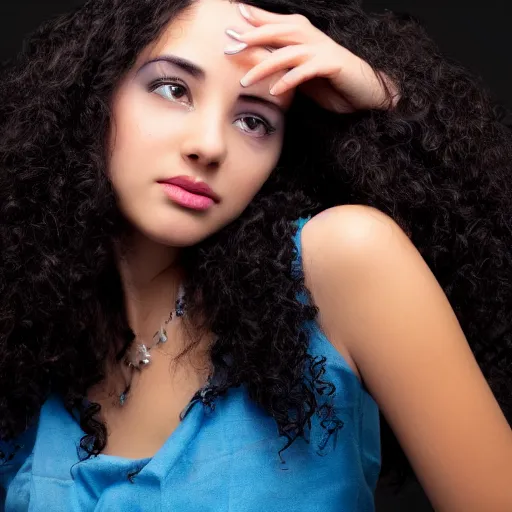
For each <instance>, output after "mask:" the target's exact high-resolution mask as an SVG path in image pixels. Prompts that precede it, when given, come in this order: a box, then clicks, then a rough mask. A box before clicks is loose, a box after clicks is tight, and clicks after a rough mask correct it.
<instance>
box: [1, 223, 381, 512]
mask: <svg viewBox="0 0 512 512" xmlns="http://www.w3.org/2000/svg"><path fill="white" fill-rule="evenodd" d="M305 222H306V221H305V220H300V221H299V229H298V231H297V234H296V236H295V241H296V245H297V250H298V258H297V264H299V265H300V264H301V261H300V234H301V230H302V227H303V225H304V224H305ZM308 330H309V332H310V348H309V351H310V353H311V355H313V356H321V357H325V358H326V365H325V368H326V374H325V379H324V380H328V381H330V382H332V383H333V384H334V385H335V386H336V393H335V394H334V396H331V397H330V398H329V399H328V400H330V405H332V406H333V407H332V409H330V410H331V411H332V412H333V413H334V416H335V419H336V420H338V421H341V422H342V423H343V425H342V427H341V428H340V429H339V430H338V431H336V432H335V433H334V434H331V435H329V434H328V431H327V430H326V429H325V428H323V427H322V426H321V425H320V422H323V423H324V424H325V420H326V418H325V417H322V415H321V414H320V415H317V416H315V417H314V421H313V422H312V428H311V432H310V436H309V443H308V442H306V441H304V440H303V439H302V438H301V439H298V440H296V441H295V442H294V443H293V444H292V445H291V447H290V448H288V449H287V450H285V451H284V452H282V459H281V458H280V456H279V451H280V450H281V449H282V448H283V446H284V440H283V438H279V437H278V435H277V427H276V424H275V421H274V420H273V419H272V418H270V417H268V416H267V415H266V414H265V413H264V412H263V411H262V410H261V408H260V407H259V406H257V405H256V404H255V403H254V402H252V401H251V400H250V399H249V397H248V396H247V393H246V391H245V390H244V388H243V387H242V388H238V389H233V390H230V391H229V393H228V394H227V395H226V396H224V397H223V398H221V399H218V400H217V401H216V406H215V409H213V410H212V409H209V408H207V407H204V406H202V404H201V403H197V404H196V405H195V406H193V407H191V408H190V411H189V413H188V415H186V416H185V418H184V420H183V421H182V422H181V423H180V424H179V426H178V428H177V429H176V430H175V431H174V432H173V433H172V435H171V436H170V437H169V438H168V439H167V441H166V443H165V444H164V446H163V447H162V448H161V449H160V450H159V451H158V453H157V454H156V455H155V456H154V457H152V458H149V459H140V460H130V459H125V458H122V457H115V456H111V455H99V456H98V457H93V458H91V459H89V460H86V461H83V462H80V458H79V452H78V449H77V447H78V445H79V442H80V439H81V437H82V436H83V435H84V432H83V431H82V430H81V428H80V426H79V424H78V423H77V421H76V419H75V417H74V416H73V415H71V414H70V413H69V412H67V411H66V409H65V408H64V406H63V403H62V401H61V400H60V398H59V397H58V396H55V395H53V396H51V397H50V398H49V399H48V400H47V401H46V402H45V404H44V405H43V407H42V410H41V412H40V415H39V419H38V422H37V425H36V426H34V427H33V428H31V429H30V430H28V431H27V432H26V433H25V434H23V435H22V436H20V438H19V439H16V440H15V441H14V442H12V443H5V442H4V443H2V442H1V441H0V452H2V453H0V511H5V512H25V511H30V512H43V511H44V512H50V511H51V512H60V511H63V512H64V511H65V512H89V511H101V512H113V511H120V512H146V511H147V512H156V511H162V512H165V511H172V512H260V511H262V510H263V511H265V512H283V511H293V512H302V511H304V512H371V511H373V510H374V499H373V492H374V489H375V485H376V482H377V478H378V474H379V470H380V433H379V415H378V408H377V405H376V404H375V402H374V401H373V399H372V398H371V397H370V396H369V395H368V393H367V392H366V391H365V390H364V388H363V386H362V385H361V383H360V381H359V380H358V379H357V377H356V376H355V374H354V373H353V371H352V370H351V368H350V367H349V366H348V365H347V363H346V362H345V360H344V359H343V358H342V356H341V355H340V354H339V353H338V352H337V351H336V350H335V349H334V347H333V346H332V345H331V343H330V342H329V341H328V340H327V338H326V337H325V336H324V335H323V333H322V332H321V331H320V329H319V327H318V325H317V324H316V323H312V324H311V325H309V326H308ZM322 399H323V400H327V398H326V397H320V398H319V400H322ZM330 419H331V420H332V419H333V417H331V418H330ZM327 420H329V418H327ZM283 460H284V462H283ZM133 474H135V476H133Z"/></svg>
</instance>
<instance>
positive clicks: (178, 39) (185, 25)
mask: <svg viewBox="0 0 512 512" xmlns="http://www.w3.org/2000/svg"><path fill="white" fill-rule="evenodd" d="M227 28H232V29H237V28H239V29H240V30H241V31H247V30H249V29H251V28H252V26H251V25H250V24H249V23H248V22H247V20H245V19H244V18H243V16H242V15H241V14H240V11H239V10H238V4H237V3H234V2H231V1H229V0H196V1H195V2H194V3H193V4H192V5H191V6H190V7H189V8H188V9H186V10H185V11H183V12H181V13H180V14H179V15H178V16H177V17H176V18H175V19H174V20H173V21H172V22H171V23H170V24H169V25H168V26H167V28H166V30H165V31H164V33H163V34H162V36H161V37H160V39H159V40H158V41H157V43H156V45H155V46H154V50H155V51H159V50H160V51H161V50H163V49H165V47H168V46H169V45H171V46H173V47H178V46H179V45H180V43H191V42H193V43H194V44H196V45H198V46H202V47H208V48H209V49H210V50H211V53H212V54H215V55H218V54H219V51H220V52H221V54H222V52H223V50H224V47H225V46H226V44H228V43H233V40H232V39H230V38H229V37H228V36H227V35H226V32H225V31H226V29H227Z"/></svg>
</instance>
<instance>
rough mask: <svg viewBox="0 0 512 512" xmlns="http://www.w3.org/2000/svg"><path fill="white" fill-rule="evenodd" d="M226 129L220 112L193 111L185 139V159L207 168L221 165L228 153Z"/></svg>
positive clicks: (183, 155) (183, 150)
mask: <svg viewBox="0 0 512 512" xmlns="http://www.w3.org/2000/svg"><path fill="white" fill-rule="evenodd" d="M225 130H226V128H225V127H224V125H223V122H222V117H221V115H220V113H215V112H212V111H204V112H201V111H198V110H197V111H195V112H194V113H193V114H192V113H191V115H189V117H188V119H187V127H186V130H185V137H184V140H183V146H182V157H183V159H184V160H186V161H187V162H189V163H190V162H191V163H193V164H195V165H199V166H201V167H204V168H207V169H217V168H218V167H220V165H221V164H222V163H223V162H224V160H225V158H226V154H227V142H226V133H225Z"/></svg>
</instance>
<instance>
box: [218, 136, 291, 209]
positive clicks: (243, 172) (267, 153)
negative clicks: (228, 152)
mask: <svg viewBox="0 0 512 512" xmlns="http://www.w3.org/2000/svg"><path fill="white" fill-rule="evenodd" d="M281 149H282V139H277V140H276V141H274V142H273V143H272V144H271V145H270V147H267V148H262V149H260V150H253V151H251V155H250V156H248V153H247V152H243V153H242V152H240V153H239V154H237V155H236V162H237V163H236V164H235V165H233V166H232V169H233V171H232V173H231V174H232V176H231V179H229V180H228V181H227V187H228V190H229V192H230V193H231V194H232V197H233V202H234V203H237V210H243V209H244V208H245V207H246V206H247V205H248V204H249V203H250V202H251V200H252V199H253V198H254V196H255V195H256V194H257V193H258V192H259V191H260V189H261V187H262V186H263V185H264V184H265V182H266V181H267V179H268V178H269V176H270V175H271V174H272V171H273V170H274V169H275V167H276V165H277V162H278V161H279V156H280V154H281Z"/></svg>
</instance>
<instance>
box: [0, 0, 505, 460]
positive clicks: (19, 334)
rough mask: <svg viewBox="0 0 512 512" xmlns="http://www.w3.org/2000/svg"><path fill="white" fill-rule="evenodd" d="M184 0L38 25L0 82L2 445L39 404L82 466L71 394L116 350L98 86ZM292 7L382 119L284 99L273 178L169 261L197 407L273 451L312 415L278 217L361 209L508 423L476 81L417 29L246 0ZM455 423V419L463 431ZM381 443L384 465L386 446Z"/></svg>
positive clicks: (295, 287)
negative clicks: (408, 249)
mask: <svg viewBox="0 0 512 512" xmlns="http://www.w3.org/2000/svg"><path fill="white" fill-rule="evenodd" d="M191 3H192V1H191V0H89V1H88V2H86V3H85V4H84V5H83V7H81V8H79V9H78V10H76V11H75V12H73V13H71V14H68V15H65V16H61V17H59V18H57V19H54V20H52V21H50V22H49V23H46V24H45V25H43V26H42V27H41V28H40V29H39V30H37V31H36V32H35V33H34V34H33V35H32V36H31V37H30V38H29V39H28V41H27V42H26V43H25V45H24V48H23V50H22V52H21V53H20V54H19V55H18V56H17V58H16V59H15V60H14V61H13V62H12V63H11V64H10V65H9V66H7V67H6V68H5V69H4V70H3V73H2V76H1V77H0V248H1V255H2V256H1V261H0V390H1V391H0V438H2V439H11V438H13V437H15V436H16V435H17V434H20V433H21V432H22V431H24V430H25V429H26V428H27V427H28V425H29V424H30V422H31V420H32V419H33V418H35V417H36V416H37V413H38V411H39V409H40V407H41V405H42V403H43V402H44V401H45V399H46V398H47V397H48V395H49V393H51V392H56V393H59V394H61V395H62V397H63V398H64V401H65V404H66V406H67V407H69V408H70V409H72V408H79V410H80V413H81V426H82V428H83V429H84V431H85V432H86V433H87V434H88V438H87V439H84V440H83V441H84V443H83V445H84V447H85V448H86V449H87V450H88V451H89V455H91V454H96V453H99V452H101V450H102V449H103V448H104V446H105V442H106V428H105V425H104V424H103V423H102V421H101V420H100V419H99V414H98V413H99V412H100V407H99V405H98V404H87V405H84V404H85V403H86V402H84V400H83V399H84V397H85V395H86V392H87V390H88V389H89V388H90V387H91V386H92V385H94V384H97V383H99V382H101V381H102V380H103V379H104V377H105V368H104V361H105V359H106V358H107V357H108V356H109V355H110V354H111V353H112V350H113V341H112V340H115V341H117V342H118V343H119V346H122V347H124V348H125V349H126V347H127V346H129V344H130V343H131V341H132V339H133V333H132V332H131V329H130V328H129V325H128V322H127V317H126V313H125V311H124V305H123V304H124V303H123V294H122V288H121V282H120V277H119V273H118V270H117V268H116V258H115V254H114V251H113V241H114V240H116V239H117V238H118V237H120V236H122V233H123V220H122V219H121V216H120V214H119V211H118V209H117V207H116V202H115V195H114V191H113V189H112V186H111V184H110V182H109V181H108V179H107V177H106V176H107V173H106V170H107V167H108V158H107V154H106V147H105V141H106V140H107V133H108V129H109V126H110V123H111V110H110V101H111V98H112V93H113V91H114V89H115V87H116V85H117V84H118V83H119V80H120V77H122V76H123V75H124V74H125V73H126V71H127V70H128V69H129V68H130V66H131V65H132V64H133V63H134V61H135V59H136V57H137V55H138V54H139V53H140V52H141V50H142V49H144V48H145V47H146V46H147V45H148V44H149V43H151V42H152V41H154V40H155V39H156V38H157V37H158V35H159V34H160V33H161V32H162V30H163V28H164V27H165V26H166V25H167V24H168V22H169V21H170V20H172V19H173V18H174V17H175V16H176V15H177V14H178V13H179V12H181V11H182V10H183V9H185V8H187V7H188V6H189V5H190V4H191ZM247 3H248V4H252V5H256V6H259V7H262V8H264V9H267V10H271V11H275V12H281V13H299V14H304V15H306V16H307V17H308V18H309V19H310V21H311V22H312V23H313V24H314V25H316V26H317V27H319V28H320V29H321V30H323V31H324V32H326V33H327V34H328V35H330V36H331V37H332V38H333V39H334V40H335V41H337V42H338V43H340V44H342V45H344V46H345V47H347V48H348V49H349V50H351V51H353V52H354V53H356V54H357V55H359V56H360V57H362V58H363V59H365V60H367V61H368V62H369V63H370V64H371V65H372V66H373V67H374V68H375V69H376V70H382V71H384V72H386V73H387V74H388V75H389V76H390V77H392V79H394V81H395V82H396V83H397V84H398V86H399V88H400V92H401V100H400V102H399V103H398V105H397V107H396V108H395V109H393V110H391V111H368V112H358V113H355V114H351V115H334V114H331V113H328V112H326V111H323V110H321V109H320V108H319V107H317V106H316V105H314V104H313V103H311V102H309V101H308V100H307V99H306V98H303V97H301V96H299V97H298V98H297V100H296V101H295V103H294V105H293V106H292V109H291V111H290V113H289V123H288V129H287V133H286V140H285V144H284V150H283V154H282V157H281V160H280V162H279V164H278V167H277V169H276V170H275V172H274V173H273V174H272V176H271V178H270V179H269V181H268V182H267V183H266V184H265V186H264V187H263V189H262V190H261V192H260V193H259V194H258V195H257V197H256V198H255V199H254V201H253V202H252V203H251V204H250V205H249V207H248V208H247V210H246V211H245V212H244V213H243V214H242V215H241V217H240V218H238V219H237V220H236V221H235V222H233V223H232V224H231V225H229V226H228V227H227V228H225V229H223V230H222V231H220V232H219V233H217V234H215V235H214V236H212V237H210V238H209V239H208V240H206V241H204V242H202V243H200V244H198V245H197V246H194V247H191V248H189V249H187V250H186V251H185V256H186V257H185V258H184V261H185V265H186V270H187V275H188V277H189V281H188V285H187V290H186V293H187V307H188V310H189V312H190V318H191V319H192V320H193V319H194V318H199V317H201V318H205V319H206V323H207V325H206V327H207V328H208V329H209V330H210V331H212V332H213V333H214V334H215V335H216V336H217V337H218V341H217V342H216V343H215V344H214V345H213V347H212V349H211V359H212V362H213V363H214V368H215V375H216V377H217V378H216V379H213V380H212V381H211V382H210V384H209V387H208V389H205V390H203V392H202V393H201V394H200V395H198V396H197V397H196V399H199V397H201V400H203V401H204V398H205V397H208V400H210V401H213V400H215V398H216V397H218V396H219V395H222V394H223V393H224V392H225V391H226V390H227V389H229V388H230V387H234V386H240V385H244V386H246V387H247V390H248V393H249V395H250V396H251V398H252V399H254V400H255V401H256V402H257V403H258V404H260V405H261V406H262V407H263V408H264V409H265V410H266V411H267V412H268V414H269V415H271V416H272V417H273V418H274V419H275V420H276V424H277V427H278V429H279V433H280V434H281V435H284V436H285V437H286V438H287V440H288V444H289V443H291V442H293V441H294V440H295V439H296V438H297V437H301V436H304V434H305V431H306V430H307V426H308V422H309V419H310V418H311V415H312V414H314V413H315V412H316V411H318V409H319V407H320V404H319V402H318V393H317V391H318V390H319V389H324V390H325V389H326V390H327V392H333V391H334V390H333V389H332V388H329V387H328V386H325V385H323V384H325V383H323V371H322V364H323V362H322V361H318V360H314V359H312V357H311V356H310V355H309V354H308V352H307V349H308V337H307V335H306V333H305V332H304V327H303V326H304V324H305V321H307V320H309V319H311V318H314V316H315V314H316V310H315V308H314V306H310V305H307V304H302V303H301V302H299V301H297V300H296V297H297V295H298V294H299V293H307V291H306V290H305V289H304V283H303V277H302V276H301V275H300V272H298V273H297V272H295V271H294V267H293V262H294V259H295V257H296V254H295V247H294V244H293V241H292V236H293V234H294V232H295V225H294V222H293V221H294V220H295V219H297V218H298V217H300V216H304V215H310V214H315V213H316V212H318V211H320V210H322V209H325V208H327V207H330V206H333V205H337V204H345V203H360V204H366V205H371V206H374V207H376V208H379V209H380V210H382V211H384V212H386V213H388V214H389V215H391V216H392V217H393V218H394V219H395V220H396V221H397V222H398V223H399V224H400V225H401V226H402V227H403V229H404V230H405V231H406V233H407V234H408V235H409V236H410V238H411V240H412V242H413V243H414V244H415V246H416V247H417V248H418V249H419V250H420V252H421V254H422V255H423V257H424V258H425V260H426V261H427V263H428V265H429V266H430V267H431V269H432V270H433V272H434V274H435V276H436V278H437V279H438V281H439V282H440V284H441V286H442V287H443V289H444V290H445V292H446V294H447V295H448V298H449V300H450V302H451V304H452V306H453V308H454V310H455V312H456V314H457V316H458V318H459V321H460V322H461V325H462V327H463V329H464V331H465V333H466V336H467V338H468V340H469V343H470V345H471V348H472V349H473V352H474V354H475V356H476V357H477V359H478V362H479V364H480V367H481V368H482V370H483V372H484V374H485V376H486V377H487V379H488V380H489V382H490V384H491V386H492V389H493V391H494V393H495V395H496V397H497V398H498V400H499V402H500V404H501V407H502V408H503V410H504V412H505V414H506V415H507V418H508V419H509V421H510V420H511V419H512V407H511V404H512V379H511V361H512V358H511V348H512V333H511V329H510V325H511V310H512V308H511V305H512V283H511V277H512V229H511V228H512V215H511V213H512V190H511V188H512V185H511V183H512V179H511V176H510V166H511V162H512V141H511V135H510V133H509V131H508V130H507V129H506V128H505V127H504V126H502V125H501V124H500V123H499V122H498V120H497V118H496V115H495V113H494V110H493V105H492V103H491V101H490V99H489V97H488V96H487V95H486V93H485V92H484V91H483V90H482V88H481V85H480V84H479V81H478V80H477V79H476V78H475V77H473V76H472V75H471V74H470V73H468V72H467V71H465V70H464V69H463V68H462V67H460V66H458V65H457V64H456V63H453V62H449V61H448V60H447V59H445V58H444V57H443V56H442V55H441V54H440V52H439V51H438V49H437V48H436V46H435V45H434V44H433V43H432V41H431V40H430V39H429V38H428V37H427V35H426V34H425V32H424V31H423V30H422V29H421V27H419V26H418V24H417V23H416V22H415V21H414V20H412V19H410V18H407V17H405V16H394V15H392V14H390V13H386V14H381V15H369V14H367V13H365V12H364V11H363V10H362V8H361V6H360V5H359V3H358V2H356V1H355V0H338V1H336V0H250V1H247ZM469 421H470V419H469ZM391 446H392V444H390V443H387V442H386V443H385V444H384V448H385V451H384V454H385V456H386V457H387V459H385V460H387V461H388V462H389V463H390V465H391V466H392V465H393V463H395V462H397V461H398V460H399V459H398V456H395V454H398V453H399V451H395V449H394V448H393V449H392V450H391V451H387V447H391Z"/></svg>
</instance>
